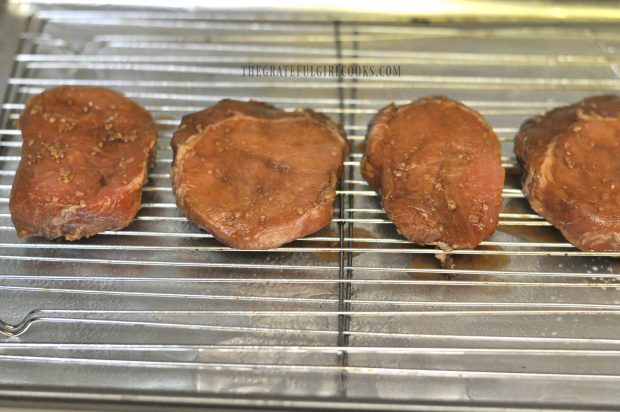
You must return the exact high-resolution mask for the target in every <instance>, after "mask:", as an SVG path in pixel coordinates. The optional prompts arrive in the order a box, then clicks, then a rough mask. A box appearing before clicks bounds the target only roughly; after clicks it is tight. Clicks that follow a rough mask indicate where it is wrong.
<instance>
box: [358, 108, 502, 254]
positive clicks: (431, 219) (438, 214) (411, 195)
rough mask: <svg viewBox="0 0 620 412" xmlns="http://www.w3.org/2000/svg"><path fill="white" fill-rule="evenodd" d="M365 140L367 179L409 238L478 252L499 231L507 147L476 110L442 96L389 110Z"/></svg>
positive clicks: (375, 121) (376, 119)
mask: <svg viewBox="0 0 620 412" xmlns="http://www.w3.org/2000/svg"><path fill="white" fill-rule="evenodd" d="M366 142H367V143H366V152H365V154H364V158H363V159H362V163H361V168H362V175H363V176H364V178H365V179H366V180H367V181H368V183H369V184H370V186H371V187H373V188H374V189H375V190H376V191H377V192H378V193H379V194H380V195H381V199H382V203H383V207H384V209H385V212H386V214H387V215H388V217H389V218H390V219H391V220H392V221H393V222H394V225H395V226H396V229H397V230H398V232H399V233H401V234H402V235H403V236H405V237H406V238H407V239H408V240H410V241H411V242H413V243H417V244H421V245H436V246H438V247H440V248H442V249H443V250H445V251H451V250H453V249H464V248H466V249H473V248H475V247H476V246H477V245H478V244H479V243H480V242H481V241H482V240H483V239H485V238H486V237H488V236H490V235H491V234H492V233H493V232H494V231H495V228H496V226H497V223H498V220H499V211H500V209H501V207H502V189H503V185H504V169H503V168H502V165H501V147H500V144H499V141H498V139H497V136H496V135H495V133H494V132H493V130H492V129H491V127H490V126H489V125H488V124H487V123H486V121H485V120H484V119H483V118H482V116H480V115H479V114H478V113H477V112H475V111H473V110H471V109H470V108H468V107H466V106H465V105H463V104H461V103H459V102H456V101H454V100H450V99H448V98H447V97H443V96H433V97H427V98H423V99H420V100H417V101H414V102H412V103H409V104H406V105H403V106H396V105H394V104H390V105H388V106H386V107H384V108H383V109H381V110H380V111H379V112H378V114H377V115H376V116H375V117H374V119H373V120H372V122H371V123H370V125H369V128H368V132H367V136H366Z"/></svg>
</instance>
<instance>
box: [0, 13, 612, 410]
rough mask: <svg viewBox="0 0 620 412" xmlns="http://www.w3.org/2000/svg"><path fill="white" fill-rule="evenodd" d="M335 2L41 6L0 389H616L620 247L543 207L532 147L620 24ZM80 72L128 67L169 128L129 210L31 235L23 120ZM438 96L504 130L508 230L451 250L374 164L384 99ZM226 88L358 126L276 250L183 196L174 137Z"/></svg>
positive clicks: (6, 271)
mask: <svg viewBox="0 0 620 412" xmlns="http://www.w3.org/2000/svg"><path fill="white" fill-rule="evenodd" d="M321 19H322V17H321V16H312V15H289V14H278V13H260V14H257V13H247V12H239V11H237V12H207V11H200V12H195V13H188V12H184V11H170V10H167V11H157V10H151V11H144V10H122V11H121V10H114V9H99V10H96V9H88V8H83V9H81V8H64V9H62V8H53V7H52V8H38V9H37V10H36V11H35V12H34V13H33V15H32V17H30V19H29V20H28V22H27V26H26V28H25V31H24V32H23V34H22V38H21V41H20V46H19V51H18V54H17V55H16V57H15V63H14V67H13V70H12V73H11V77H10V79H9V82H8V87H7V93H6V98H5V100H4V103H2V106H1V110H2V111H1V112H0V119H2V123H1V130H0V138H1V140H0V250H1V253H0V319H2V322H0V332H2V335H0V369H1V370H3V371H6V373H0V394H2V395H5V396H6V395H15V394H17V393H18V392H17V389H16V388H19V391H21V392H20V393H22V394H26V395H27V396H36V394H41V393H45V394H47V395H46V396H51V397H62V396H66V395H67V394H68V393H71V394H72V395H71V396H74V397H76V396H78V397H79V396H81V399H99V400H104V399H106V395H105V393H106V392H105V391H112V392H114V391H116V392H119V391H122V392H123V393H124V396H125V398H124V399H134V400H135V399H138V398H137V397H138V395H139V396H141V397H142V398H140V399H143V400H144V399H146V400H151V401H161V402H185V401H189V400H192V402H198V403H200V402H204V403H209V402H212V403H220V404H227V405H250V406H279V407H287V408H292V407H296V406H299V407H308V408H311V407H316V408H325V407H355V408H357V409H363V408H377V407H387V406H390V405H391V406H394V405H397V406H398V407H405V406H406V405H408V406H409V407H412V408H413V407H414V406H417V407H421V408H424V407H430V405H432V407H434V408H436V410H441V409H442V408H446V409H447V408H452V407H455V406H479V407H481V408H485V409H487V408H490V407H491V406H498V405H499V406H507V405H511V406H513V407H523V408H526V407H537V406H545V405H547V406H549V405H551V406H554V407H558V408H559V407H569V406H570V407H574V406H576V405H577V406H579V405H581V406H584V405H589V406H600V407H603V406H609V405H615V406H618V405H620V392H619V391H618V390H617V388H618V385H619V384H620V327H619V326H620V321H619V318H618V315H619V314H620V311H619V310H620V306H619V302H620V292H619V290H620V289H619V288H620V283H618V280H619V273H620V260H617V259H614V257H618V256H620V253H605V254H600V253H591V252H581V251H578V250H577V249H575V248H573V247H572V246H571V245H570V244H568V243H567V242H566V241H565V240H564V239H563V238H562V237H561V236H560V235H559V234H558V232H557V231H556V230H555V229H553V228H552V227H550V226H549V224H548V223H547V222H546V221H544V220H543V219H541V218H540V217H539V216H538V215H536V214H534V213H533V212H532V211H531V210H530V209H529V208H528V206H527V202H526V201H525V199H524V198H523V194H522V193H521V191H520V189H519V183H518V175H519V171H518V170H517V166H516V164H515V160H514V157H513V155H512V139H513V135H514V134H515V132H516V130H517V128H518V126H519V124H520V123H521V122H522V121H523V120H524V119H525V118H527V117H529V116H532V115H534V114H537V113H540V112H542V111H545V110H547V109H549V108H551V107H554V106H557V105H560V104H564V103H568V102H572V101H576V100H578V99H580V98H582V97H584V96H587V95H591V94H597V93H609V92H617V91H618V90H619V89H620V78H619V73H620V70H618V63H619V62H620V54H619V51H618V50H620V49H619V47H620V43H618V40H617V39H618V38H620V29H618V27H617V26H612V25H599V26H598V27H590V26H588V25H585V24H573V25H567V24H564V25H544V24H529V25H516V24H512V25H510V24H502V25H499V24H495V25H492V24H487V25H484V24H457V23H455V24H452V25H449V26H448V25H439V24H429V23H427V22H419V23H391V22H383V23H380V22H374V23H363V22H346V21H325V20H321ZM248 64H265V65H269V64H345V65H351V64H359V65H364V64H365V65H380V64H386V65H397V66H400V70H401V75H400V76H399V77H389V78H388V77H358V78H348V77H332V78H330V77H325V78H304V77H300V78H290V77H288V78H287V77H282V78H273V77H248V76H244V75H243V71H242V66H243V65H248ZM63 84H81V85H98V86H106V87H111V88H114V89H117V90H120V91H122V92H123V93H125V94H126V95H127V96H129V97H131V98H134V99H136V100H137V101H139V102H140V103H142V104H143V105H144V106H145V107H147V109H149V110H150V111H151V112H152V113H153V115H154V117H155V119H156V121H157V124H158V126H159V130H160V132H159V141H158V143H159V145H158V146H159V148H158V152H157V163H156V167H155V169H154V170H153V171H152V173H151V174H150V181H149V184H148V186H147V187H146V188H145V191H144V196H143V207H142V210H141V211H140V214H139V216H138V218H137V219H136V221H135V222H134V223H133V224H132V225H131V226H130V227H128V228H127V229H126V230H123V231H120V232H106V233H103V234H101V235H98V236H95V237H93V238H91V239H87V240H82V241H77V242H64V241H47V240H42V239H26V240H19V239H18V238H17V237H16V236H15V233H14V230H13V227H12V225H11V221H10V214H9V210H8V197H9V193H10V189H11V183H12V179H13V176H14V172H15V168H16V166H17V163H18V161H19V155H20V146H21V136H20V131H19V130H18V129H17V128H16V127H15V125H14V121H15V120H16V119H17V118H18V116H19V113H20V110H21V109H22V108H23V103H24V102H25V100H26V99H27V98H28V97H29V96H31V95H33V94H35V93H39V92H40V91H42V90H44V89H45V88H48V87H52V86H57V85H63ZM429 94H446V95H448V96H450V97H452V98H456V99H459V100H462V101H464V102H465V103H466V104H468V105H470V106H472V107H474V108H475V109H477V110H479V111H480V112H481V113H482V114H483V115H485V116H486V118H487V119H488V120H489V121H490V123H491V124H492V125H493V126H494V128H495V130H496V132H497V134H498V136H499V138H500V140H501V142H502V146H503V149H504V158H503V162H504V167H505V168H506V170H507V177H508V178H507V182H506V187H505V189H504V193H503V194H504V198H505V201H504V209H503V210H502V214H501V221H500V224H499V227H498V231H497V232H496V234H495V235H494V236H493V237H491V238H489V239H488V240H487V241H485V242H483V244H482V245H481V246H480V247H479V248H478V249H476V250H471V251H469V250H468V251H456V252H455V262H456V268H455V269H441V268H440V267H439V266H437V264H436V263H435V262H434V258H433V255H434V254H435V253H436V252H437V251H436V250H434V249H433V248H425V247H419V246H415V245H412V244H410V243H408V242H407V241H405V240H404V239H402V238H401V237H400V236H399V235H398V234H397V233H396V231H395V230H394V227H393V225H392V224H391V222H389V221H388V220H387V218H386V216H385V214H384V212H383V211H382V209H381V206H380V203H379V201H378V199H377V197H376V194H375V193H374V192H373V191H371V190H370V189H369V188H368V186H367V184H366V183H365V182H364V180H363V179H362V177H361V175H360V173H359V160H360V158H361V156H362V153H363V141H364V136H363V134H364V132H365V128H366V125H367V123H368V121H369V119H370V117H371V116H372V114H373V113H374V112H376V110H377V109H378V108H379V107H382V106H383V105H385V104H387V103H389V102H391V101H396V102H400V103H402V102H407V101H410V100H413V99H416V98H418V97H421V96H425V95H429ZM224 97H232V98H238V99H248V98H254V99H257V100H263V101H268V102H271V103H274V104H276V105H278V106H280V107H284V108H289V109H292V108H295V107H311V108H313V109H315V110H319V111H322V112H324V113H326V114H328V115H330V116H332V117H333V118H334V120H336V121H339V122H340V123H341V124H342V125H343V126H344V127H345V129H346V131H347V133H348V135H349V136H348V139H349V142H350V145H351V149H352V150H351V154H350V156H349V158H348V159H347V161H346V162H345V171H344V176H343V179H342V182H341V186H340V190H339V191H338V198H337V200H336V206H337V207H336V211H335V214H334V218H333V221H332V223H331V225H330V226H329V227H328V228H326V229H325V230H323V231H321V232H319V233H316V234H314V235H311V236H308V237H306V238H304V239H301V240H299V241H296V242H294V243H292V244H289V245H286V246H284V247H281V248H279V249H277V250H271V251H266V252H259V251H237V250H233V249H230V248H228V247H225V246H222V245H221V244H219V243H218V242H216V241H215V240H214V239H213V238H212V236H211V235H209V234H208V233H206V232H203V231H200V230H198V229H197V228H196V227H195V226H194V225H192V224H190V223H189V222H187V220H186V219H185V217H184V216H183V215H182V214H181V213H180V212H179V211H178V210H177V208H176V207H175V203H174V198H173V195H172V193H171V189H170V183H169V165H170V160H171V150H170V148H169V140H170V137H171V135H172V133H173V131H174V129H175V128H176V126H177V125H178V124H179V121H180V117H181V116H182V115H183V114H185V113H188V112H191V111H196V110H200V109H202V108H204V107H206V106H208V105H211V104H213V103H215V102H217V101H218V100H220V99H221V98H224ZM41 388H45V392H43V389H41ZM163 393H165V394H166V396H165V397H164V396H163V395H162V394H163ZM63 394H64V395H63ZM132 397H133V398H132Z"/></svg>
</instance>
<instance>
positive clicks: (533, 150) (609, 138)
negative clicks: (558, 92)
mask: <svg viewBox="0 0 620 412" xmlns="http://www.w3.org/2000/svg"><path fill="white" fill-rule="evenodd" d="M515 154H516V155H517V158H518V159H519V162H520V163H521V165H522V166H523V171H524V174H523V191H524V193H525V195H526V196H527V198H528V200H529V202H530V205H531V206H532V209H534V210H535V211H536V212H537V213H539V214H540V215H542V216H544V217H545V218H546V219H547V220H548V221H549V222H550V223H551V224H552V225H553V226H555V227H556V228H558V229H559V230H560V231H561V232H562V234H563V235H564V237H565V238H566V239H567V240H568V241H569V242H570V243H572V244H573V245H574V246H576V247H577V248H579V249H581V250H586V251H588V250H590V251H617V250H620V97H618V96H594V97H589V98H587V99H584V100H582V101H580V102H578V103H575V104H573V105H570V106H565V107H560V108H557V109H554V110H551V111H549V112H547V113H545V114H544V115H541V116H536V117H534V118H532V119H529V120H527V121H526V122H525V123H524V124H523V126H521V130H520V131H519V133H518V134H517V136H516V141H515Z"/></svg>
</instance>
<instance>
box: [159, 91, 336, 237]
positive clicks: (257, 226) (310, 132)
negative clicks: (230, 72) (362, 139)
mask: <svg viewBox="0 0 620 412" xmlns="http://www.w3.org/2000/svg"><path fill="white" fill-rule="evenodd" d="M172 148H173V150H174V161H173V164H172V169H171V177H172V187H173V190H174V193H175V196H176V199H177V204H178V206H179V207H180V208H181V209H182V210H183V211H184V212H185V214H186V215H187V217H188V219H189V220H190V221H192V222H194V223H196V224H197V225H198V226H200V227H202V228H204V229H206V230H208V231H209V232H211V233H212V234H213V236H214V237H215V238H216V239H218V240H219V241H221V242H222V243H225V244H227V245H229V246H232V247H234V248H238V249H269V248H275V247H278V246H280V245H282V244H285V243H288V242H291V241H293V240H295V239H298V238H300V237H303V236H305V235H308V234H310V233H313V232H316V231H317V230H319V229H321V228H323V227H324V226H326V225H328V224H329V222H330V221H331V217H332V208H333V203H334V200H335V198H336V184H337V181H338V178H339V176H340V174H341V171H342V162H343V160H344V157H345V155H346V154H347V152H348V149H347V143H346V140H345V138H344V132H343V131H342V130H341V129H340V128H339V127H338V126H337V125H336V124H334V123H333V122H332V121H331V120H329V118H328V117H326V116H324V115H321V114H318V113H315V112H313V111H311V110H308V109H306V110H300V111H294V112H285V111H282V110H280V109H277V108H275V107H273V106H271V105H268V104H265V103H261V102H255V101H250V102H240V101H234V100H223V101H221V102H219V103H217V104H216V105H214V106H212V107H210V108H207V109H205V110H203V111H200V112H197V113H193V114H190V115H188V116H185V117H184V118H183V120H182V122H181V125H180V127H179V130H178V131H177V132H176V133H175V135H174V137H173V139H172Z"/></svg>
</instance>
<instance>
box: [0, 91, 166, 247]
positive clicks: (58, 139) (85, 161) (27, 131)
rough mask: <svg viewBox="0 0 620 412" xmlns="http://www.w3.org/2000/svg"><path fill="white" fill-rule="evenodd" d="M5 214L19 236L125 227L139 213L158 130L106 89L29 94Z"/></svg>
mask: <svg viewBox="0 0 620 412" xmlns="http://www.w3.org/2000/svg"><path fill="white" fill-rule="evenodd" d="M19 124H20V127H21V129H22V136H23V145H22V157H21V161H20V163H19V166H18V168H17V173H16V175H15V181H14V183H13V188H12V191H11V200H10V204H9V206H10V209H11V216H12V219H13V224H14V225H15V229H16V230H17V235H18V236H19V237H23V236H45V237H47V238H49V239H53V238H58V237H64V238H65V239H68V240H75V239H79V238H82V237H88V236H92V235H94V234H96V233H98V232H101V231H104V230H118V229H122V228H123V227H125V226H127V225H128V224H129V223H131V221H132V220H133V219H134V217H135V215H136V213H137V212H138V210H139V209H140V197H141V194H142V186H143V184H144V182H145V180H146V177H147V166H148V165H149V164H152V162H153V160H154V155H155V146H156V143H157V131H156V129H155V125H154V124H153V120H152V119H151V116H150V115H149V113H148V112H147V111H146V110H144V109H143V108H142V107H140V106H139V105H138V104H137V103H135V102H133V101H131V100H129V99H127V98H125V97H124V96H123V95H121V94H119V93H117V92H114V91H112V90H108V89H103V88H98V87H59V88H55V89H50V90H48V91H45V92H43V93H41V94H39V95H37V96H34V97H32V98H31V99H29V100H28V102H27V103H26V107H25V108H24V111H23V112H22V114H21V117H20V119H19Z"/></svg>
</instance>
